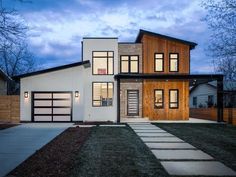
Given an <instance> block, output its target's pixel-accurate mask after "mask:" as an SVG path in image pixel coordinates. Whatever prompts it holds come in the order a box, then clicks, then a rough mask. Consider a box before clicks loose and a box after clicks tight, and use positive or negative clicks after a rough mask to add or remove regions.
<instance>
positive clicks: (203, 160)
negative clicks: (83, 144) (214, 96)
mask: <svg viewBox="0 0 236 177" xmlns="http://www.w3.org/2000/svg"><path fill="white" fill-rule="evenodd" d="M128 125H129V126H130V127H131V128H132V129H133V130H134V132H135V133H136V134H137V135H138V136H139V137H140V138H141V140H142V141H143V142H144V143H145V144H146V145H147V146H148V147H149V149H150V150H151V152H152V153H153V154H154V155H155V156H156V158H157V159H158V160H160V162H161V164H162V166H163V167H164V168H165V170H166V171H167V172H168V173H169V174H170V175H176V176H186V175H189V176H191V175H203V176H236V172H235V171H233V170H232V169H230V168H229V167H227V166H225V165H224V164H222V163H221V162H218V161H216V160H214V158H213V157H211V156H210V155H208V154H206V153H204V152H203V151H201V150H198V149H197V148H195V147H194V146H192V145H191V144H189V143H186V142H185V141H183V140H182V139H180V138H178V137H176V136H174V135H172V134H170V133H168V132H166V131H165V130H162V129H161V128H159V127H157V126H155V125H152V124H150V123H128Z"/></svg>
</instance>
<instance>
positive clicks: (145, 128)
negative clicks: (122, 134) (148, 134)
mask: <svg viewBox="0 0 236 177" xmlns="http://www.w3.org/2000/svg"><path fill="white" fill-rule="evenodd" d="M131 128H132V129H134V130H162V129H160V128H157V127H131ZM162 131H163V132H165V131H164V130H162Z"/></svg>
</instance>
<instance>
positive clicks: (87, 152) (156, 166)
mask: <svg viewBox="0 0 236 177" xmlns="http://www.w3.org/2000/svg"><path fill="white" fill-rule="evenodd" d="M75 160H76V161H75V167H74V168H73V171H72V176H73V177H77V176H86V177H89V176H93V177H111V176H112V177H116V176H117V177H118V176H119V177H122V176H124V177H127V176H128V177H133V176H135V177H139V176H140V177H141V176H142V177H143V176H149V177H152V176H162V177H165V176H169V175H168V174H167V173H166V171H165V170H164V169H163V167H162V166H161V164H160V163H159V161H158V160H157V159H156V158H155V156H154V155H153V154H152V153H151V151H150V150H149V149H148V147H147V146H146V145H145V144H144V143H143V142H142V141H141V139H140V138H139V137H138V136H137V135H136V134H135V133H134V132H133V131H132V130H131V129H130V128H128V127H124V128H120V127H119V128H114V127H94V128H93V129H92V132H91V134H90V137H89V138H88V139H87V141H86V142H85V144H84V145H83V146H82V147H81V150H80V151H79V153H78V154H77V155H76V156H75Z"/></svg>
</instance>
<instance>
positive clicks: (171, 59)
mask: <svg viewBox="0 0 236 177" xmlns="http://www.w3.org/2000/svg"><path fill="white" fill-rule="evenodd" d="M172 54H177V58H171V57H170V56H171V55H172ZM171 60H177V70H176V71H173V70H171ZM169 72H179V53H169Z"/></svg>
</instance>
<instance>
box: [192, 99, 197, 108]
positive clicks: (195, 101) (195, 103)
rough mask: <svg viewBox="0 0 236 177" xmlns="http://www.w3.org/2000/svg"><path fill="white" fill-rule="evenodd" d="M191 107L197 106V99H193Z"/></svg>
mask: <svg viewBox="0 0 236 177" xmlns="http://www.w3.org/2000/svg"><path fill="white" fill-rule="evenodd" d="M193 106H195V107H196V106H197V97H193Z"/></svg>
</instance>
